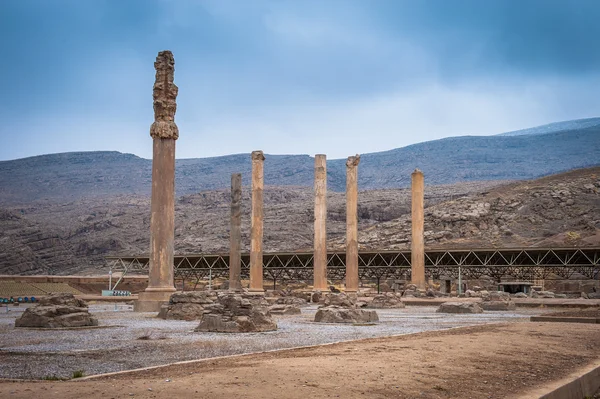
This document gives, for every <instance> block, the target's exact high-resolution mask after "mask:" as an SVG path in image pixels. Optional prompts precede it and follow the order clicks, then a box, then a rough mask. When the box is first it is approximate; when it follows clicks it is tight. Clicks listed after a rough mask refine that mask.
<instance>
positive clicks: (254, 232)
mask: <svg viewBox="0 0 600 399" xmlns="http://www.w3.org/2000/svg"><path fill="white" fill-rule="evenodd" d="M264 161H265V156H264V154H263V152H262V151H253V152H252V216H251V223H252V225H251V226H250V291H251V292H264V288H263V249H262V241H263V187H264Z"/></svg>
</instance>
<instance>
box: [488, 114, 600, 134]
mask: <svg viewBox="0 0 600 399" xmlns="http://www.w3.org/2000/svg"><path fill="white" fill-rule="evenodd" d="M595 126H600V118H587V119H575V120H572V121H564V122H554V123H549V124H547V125H542V126H536V127H532V128H529V129H521V130H515V131H513V132H506V133H501V134H499V135H498V136H523V135H526V134H548V133H556V132H562V131H573V130H581V129H587V128H590V127H595Z"/></svg>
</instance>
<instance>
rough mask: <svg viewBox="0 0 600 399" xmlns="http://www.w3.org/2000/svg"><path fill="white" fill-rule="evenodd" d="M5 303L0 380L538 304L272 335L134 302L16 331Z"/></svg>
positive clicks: (417, 325) (283, 321)
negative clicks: (82, 320)
mask: <svg viewBox="0 0 600 399" xmlns="http://www.w3.org/2000/svg"><path fill="white" fill-rule="evenodd" d="M8 309H9V312H5V308H0V363H1V364H2V367H0V378H25V379H40V378H49V377H54V376H56V377H60V378H69V377H71V376H72V375H73V372H74V371H77V370H82V371H83V372H84V373H85V375H92V374H99V373H107V372H112V371H120V370H127V369H133V368H139V367H146V366H154V365H160V364H165V363H171V362H177V361H183V360H192V359H200V358H208V357H215V356H223V355H231V354H239V353H251V352H259V351H265V350H273V349H282V348H291V347H298V346H306V345H317V344H323V343H328V342H336V341H349V340H355V339H361V338H371V337H385V336H390V335H398V334H410V333H416V332H422V331H431V330H443V329H448V328H452V327H460V326H468V325H477V324H485V323H495V322H511V321H522V320H524V319H526V318H528V317H529V316H531V315H534V314H539V313H541V310H539V309H519V310H518V311H516V312H493V313H492V312H487V313H483V314H472V315H451V314H439V313H435V310H436V307H420V306H419V307H407V308H405V309H378V310H377V313H378V314H379V318H380V322H379V323H377V324H376V325H369V326H353V325H340V324H317V323H313V322H312V320H313V318H314V314H315V312H316V309H317V307H316V306H315V305H313V306H309V307H306V308H303V309H302V314H301V315H296V316H281V317H275V318H276V320H277V324H278V327H279V328H278V330H277V331H274V332H267V333H249V334H219V333H197V332H193V329H194V328H195V327H196V326H197V325H198V322H197V321H192V322H187V321H166V320H161V319H157V318H156V317H153V314H151V313H134V312H133V311H132V307H131V306H129V305H123V304H120V305H117V306H116V308H115V306H114V305H91V306H90V311H91V312H92V313H94V315H95V316H96V317H98V320H99V324H100V326H102V327H106V328H91V329H77V330H33V329H15V328H14V320H15V319H16V318H17V317H19V316H20V315H21V313H22V312H23V311H24V307H19V308H16V307H15V308H12V307H9V308H8Z"/></svg>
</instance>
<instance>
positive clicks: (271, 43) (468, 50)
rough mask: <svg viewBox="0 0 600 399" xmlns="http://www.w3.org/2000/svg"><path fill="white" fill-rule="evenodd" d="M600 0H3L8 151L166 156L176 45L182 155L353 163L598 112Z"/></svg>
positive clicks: (0, 130)
mask: <svg viewBox="0 0 600 399" xmlns="http://www.w3.org/2000/svg"><path fill="white" fill-rule="evenodd" d="M598 21H600V1H598V0H563V1H558V0H485V1H482V0H406V1H404V0H356V1H355V0H339V1H338V0H318V1H312V0H295V1H285V0H273V1H270V0H253V1H248V0H170V1H168V0H127V1H124V0H86V1H83V0H1V1H0V50H1V54H2V61H1V62H0V76H2V80H3V82H2V88H1V89H0V118H1V119H2V122H1V123H0V143H1V145H0V160H6V159H15V158H21V157H26V156H32V155H39V154H46V153H54V152H67V151H93V150H117V151H121V152H129V153H134V154H136V155H139V156H142V157H145V158H150V157H151V148H152V146H151V138H150V136H149V127H150V124H151V123H152V121H153V113H152V85H153V83H154V67H153V62H154V59H155V57H156V54H157V52H158V51H160V50H165V49H169V50H171V51H173V53H174V55H175V68H176V69H175V83H176V84H177V85H178V86H179V97H178V99H177V102H178V110H177V115H176V122H177V124H178V125H179V129H180V133H181V135H180V139H179V140H178V144H177V145H178V148H177V156H178V158H194V157H206V156H216V155H225V154H231V153H244V152H250V151H252V150H255V149H262V150H264V151H265V152H267V153H271V154H290V153H294V154H299V153H306V154H311V155H312V154H315V153H326V154H327V155H328V157H329V158H342V157H346V156H347V155H351V154H355V153H368V152H375V151H382V150H388V149H392V148H397V147H402V146H406V145H409V144H413V143H417V142H422V141H427V140H432V139H438V138H443V137H448V136H458V135H487V134H496V133H501V132H505V131H509V130H516V129H521V128H526V127H532V126H535V125H540V124H544V123H550V122H555V121H560V120H568V119H577V118H586V117H595V116H600V95H598V89H599V88H600V44H599V43H600V23H599V22H598Z"/></svg>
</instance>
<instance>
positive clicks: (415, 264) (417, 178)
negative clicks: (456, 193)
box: [410, 169, 426, 290]
mask: <svg viewBox="0 0 600 399" xmlns="http://www.w3.org/2000/svg"><path fill="white" fill-rule="evenodd" d="M411 177H412V185H411V189H412V202H411V204H412V243H411V262H410V264H411V282H412V283H413V284H415V285H416V286H417V288H418V289H419V290H425V288H426V281H425V237H424V209H423V202H424V185H425V183H424V179H423V172H421V171H420V170H419V169H415V171H414V172H413V173H412V176H411Z"/></svg>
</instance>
